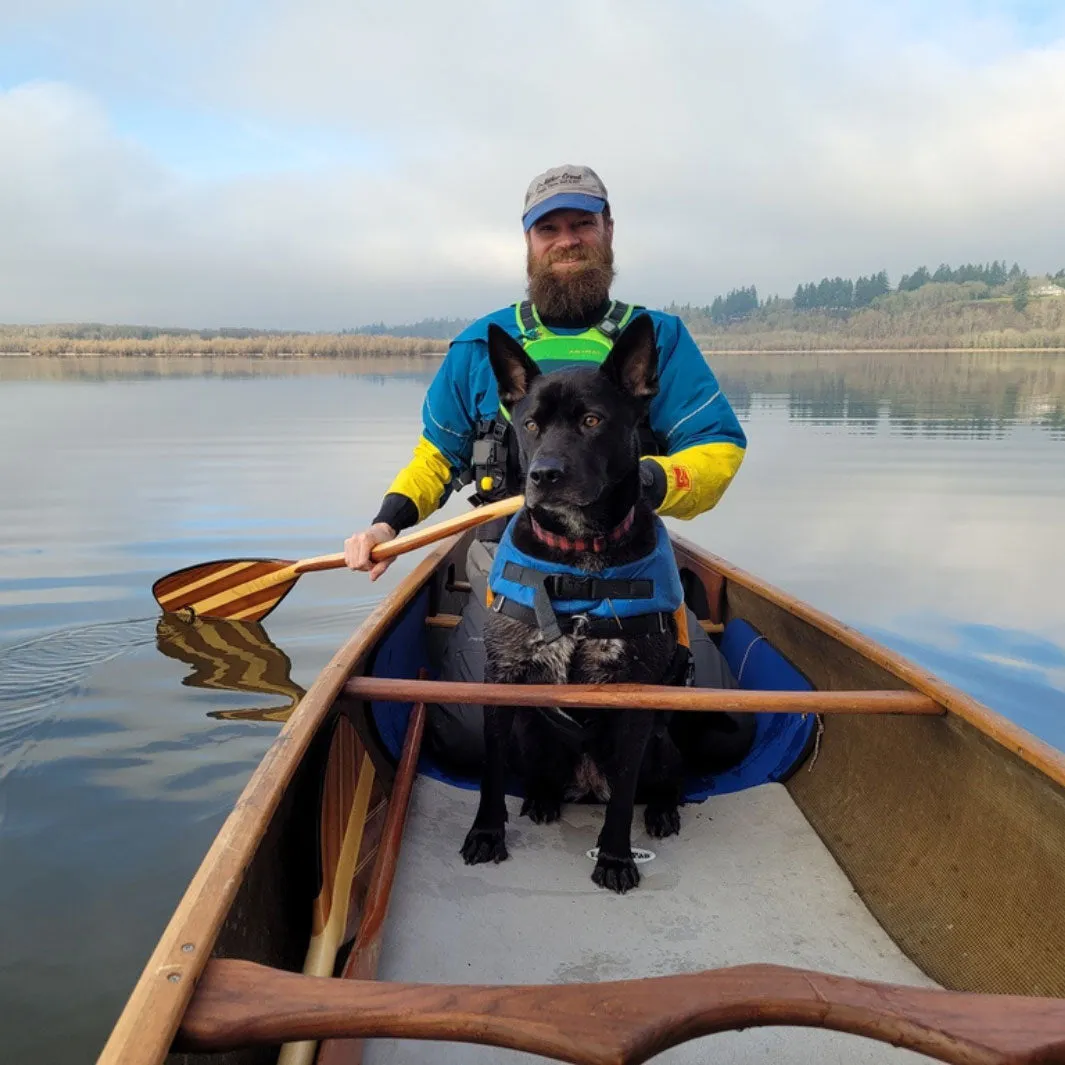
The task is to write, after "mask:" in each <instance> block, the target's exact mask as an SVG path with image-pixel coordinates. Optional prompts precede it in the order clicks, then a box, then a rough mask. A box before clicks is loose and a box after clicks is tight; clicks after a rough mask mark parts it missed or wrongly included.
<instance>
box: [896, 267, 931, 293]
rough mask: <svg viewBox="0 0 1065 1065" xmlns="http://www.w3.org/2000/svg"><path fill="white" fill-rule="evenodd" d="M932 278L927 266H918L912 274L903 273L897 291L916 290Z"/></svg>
mask: <svg viewBox="0 0 1065 1065" xmlns="http://www.w3.org/2000/svg"><path fill="white" fill-rule="evenodd" d="M931 280H932V275H931V274H930V273H929V272H928V267H927V266H919V267H918V268H917V269H916V270H914V272H913V273H912V274H903V275H902V280H901V281H899V292H916V291H917V290H918V289H919V288H921V286H922V285H927V284H928V282H929V281H931Z"/></svg>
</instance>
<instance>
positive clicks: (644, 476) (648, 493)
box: [640, 459, 669, 510]
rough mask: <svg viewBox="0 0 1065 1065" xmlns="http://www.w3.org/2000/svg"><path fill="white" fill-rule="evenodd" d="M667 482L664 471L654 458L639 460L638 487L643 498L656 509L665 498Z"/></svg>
mask: <svg viewBox="0 0 1065 1065" xmlns="http://www.w3.org/2000/svg"><path fill="white" fill-rule="evenodd" d="M668 488H669V482H668V481H667V480H666V471H665V470H664V469H662V467H661V466H660V465H659V464H658V463H657V462H655V461H654V459H641V460H640V489H641V492H642V495H643V498H644V499H646V500H647V502H648V503H650V504H651V506H652V507H653V508H654V509H655V510H657V509H658V508H659V507H660V506H661V505H662V501H663V500H664V499H665V498H666V490H667V489H668Z"/></svg>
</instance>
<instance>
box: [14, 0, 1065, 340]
mask: <svg viewBox="0 0 1065 1065" xmlns="http://www.w3.org/2000/svg"><path fill="white" fill-rule="evenodd" d="M1062 130H1065V4H1063V3H1061V0H933V2H929V0H921V2H919V0H702V2H695V0H642V2H641V0H611V2H607V0H539V2H538V3H536V4H535V5H531V4H514V3H503V2H501V0H451V2H449V3H447V4H440V3H430V2H425V0H410V2H406V3H402V2H395V3H387V4H383V3H380V2H377V3H372V4H371V3H365V2H363V0H302V2H300V3H295V2H284V0H255V2H253V0H184V2H182V3H169V4H146V3H144V2H143V0H98V2H96V3H92V4H88V3H79V2H77V0H33V2H32V3H30V2H29V0H0V322H3V323H37V322H39V323H49V322H72V321H97V322H113V323H127V324H150V325H160V326H185V327H199V328H217V327H220V326H247V327H256V328H264V329H309V330H336V329H342V328H351V327H356V326H360V325H364V324H367V323H371V322H377V321H384V322H386V323H389V324H398V323H404V322H411V321H415V320H417V319H420V318H424V317H474V316H477V315H479V314H482V313H486V312H488V311H489V310H492V309H494V308H495V307H497V306H500V305H503V304H505V303H507V302H511V301H513V300H514V299H516V298H518V297H520V296H521V295H522V292H523V289H524V273H523V271H524V246H523V236H522V230H521V221H520V216H521V206H522V200H523V197H524V193H525V188H526V186H527V185H528V183H529V181H530V180H531V179H532V177H533V176H534V175H535V174H537V173H539V172H540V171H542V170H544V169H546V168H548V167H551V166H557V165H559V164H561V163H586V164H588V165H591V166H592V167H594V168H595V169H596V170H597V171H598V173H599V174H600V176H601V177H602V178H603V180H604V182H605V183H606V186H607V188H608V190H609V193H610V200H611V207H612V210H613V213H614V217H615V223H616V231H615V253H616V257H617V266H618V280H617V282H616V284H615V289H614V294H615V295H617V296H619V297H621V298H623V299H627V300H631V301H634V302H639V303H643V304H646V305H649V306H661V305H663V304H667V303H669V302H670V301H677V302H681V303H686V302H691V303H696V304H706V303H709V302H710V301H711V300H712V299H713V298H714V297H715V296H716V295H718V294H719V293H724V292H727V291H728V290H729V289H731V288H733V287H738V286H746V285H751V284H754V285H756V286H757V288H758V291H759V294H760V295H762V296H767V295H770V294H772V293H778V294H780V295H784V296H790V295H791V294H792V293H793V292H794V289H795V286H796V285H797V284H799V283H801V282H806V281H810V280H818V279H820V278H821V277H823V276H826V275H828V276H835V275H837V274H838V275H842V276H844V277H856V276H857V275H859V274H868V273H872V272H875V271H877V270H880V269H886V270H887V271H888V272H889V275H890V276H891V278H892V280H893V281H896V282H897V280H898V278H899V276H900V275H901V274H902V273H906V272H910V271H912V270H913V269H914V268H916V267H917V266H919V265H922V264H924V265H927V266H929V267H930V268H932V269H934V268H935V267H936V266H937V265H938V264H939V263H941V262H948V263H951V264H952V265H957V264H958V263H961V262H965V261H979V262H984V261H988V260H991V259H996V258H998V259H1006V260H1008V261H1009V262H1011V263H1012V262H1013V261H1018V262H1020V264H1021V265H1022V266H1023V267H1025V268H1026V269H1028V270H1029V271H1030V272H1032V273H1042V272H1046V271H1050V272H1054V271H1057V270H1059V269H1062V268H1063V267H1065V241H1063V240H1062V235H1063V233H1065V136H1063V135H1062Z"/></svg>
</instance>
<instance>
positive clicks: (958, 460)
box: [0, 354, 1065, 1065]
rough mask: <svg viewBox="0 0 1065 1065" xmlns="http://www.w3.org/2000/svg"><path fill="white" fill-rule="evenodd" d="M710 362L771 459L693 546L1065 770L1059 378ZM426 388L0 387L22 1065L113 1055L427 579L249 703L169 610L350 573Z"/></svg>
mask: <svg viewBox="0 0 1065 1065" xmlns="http://www.w3.org/2000/svg"><path fill="white" fill-rule="evenodd" d="M713 365H714V367H715V369H716V370H717V372H718V375H719V377H720V378H721V381H722V383H723V385H724V387H725V389H726V391H727V392H728V394H729V396H730V398H731V399H732V401H733V405H734V406H735V407H736V409H737V412H738V413H739V415H740V417H741V420H742V421H743V423H744V425H745V428H746V429H747V432H748V435H749V437H750V450H749V455H748V459H747V462H746V463H745V465H744V468H743V470H742V471H741V473H740V476H739V478H738V479H737V482H736V483H735V484H734V485H733V487H732V488H731V489H730V490H729V493H728V495H727V496H726V498H725V500H724V501H723V503H722V504H721V506H720V507H719V508H718V509H717V510H716V511H715V512H714V513H712V514H710V515H706V516H704V517H702V518H700V519H698V520H697V521H695V522H693V523H690V524H688V525H686V526H684V527H683V528H682V530H681V531H682V532H683V533H684V534H685V535H687V536H689V537H690V538H692V539H694V540H696V541H697V542H699V543H702V544H704V545H706V546H708V547H709V548H711V549H712V550H714V551H715V552H717V553H718V554H721V555H724V556H726V557H727V558H729V559H731V560H732V561H734V562H736V563H738V564H739V565H741V566H743V567H744V568H746V569H749V570H752V571H754V572H756V573H758V574H759V575H761V576H763V577H765V578H767V579H769V580H770V581H772V582H773V583H775V584H778V585H780V586H782V587H784V588H786V589H787V590H789V591H791V592H793V593H795V594H797V595H798V596H800V597H802V598H805V599H807V600H809V601H811V602H812V603H814V604H815V605H817V606H819V607H821V608H822V609H825V610H827V611H828V612H830V613H832V614H834V615H836V616H837V617H839V618H841V619H842V620H844V621H847V622H849V623H850V624H853V625H855V626H857V627H859V628H860V629H862V630H864V631H866V632H868V633H870V634H872V635H873V636H875V637H877V638H879V639H880V640H882V641H883V642H885V643H887V644H889V645H890V646H892V647H895V648H897V649H899V650H901V651H903V652H904V653H906V654H908V655H909V656H911V657H912V658H913V659H915V660H917V661H918V662H921V663H922V664H924V665H926V666H928V667H930V668H931V669H933V670H934V671H936V672H938V673H939V674H940V675H942V676H944V677H945V678H947V679H949V680H951V681H952V682H954V683H955V684H957V685H958V686H960V687H962V688H964V689H965V690H967V691H969V692H971V693H972V694H974V695H976V696H977V697H978V698H980V699H982V700H984V701H985V702H987V703H989V704H990V705H991V706H993V707H995V708H996V709H998V710H999V711H1001V712H1002V713H1004V714H1006V715H1007V716H1009V717H1011V718H1013V719H1014V720H1016V721H1018V722H1020V723H1021V724H1022V725H1024V726H1025V727H1027V728H1029V729H1030V730H1032V731H1033V732H1035V733H1037V734H1038V735H1040V736H1042V737H1043V738H1045V739H1047V740H1049V741H1050V742H1052V743H1055V744H1057V745H1058V746H1060V747H1063V748H1065V607H1063V603H1065V566H1063V565H1062V554H1063V552H1062V548H1061V546H1060V545H1061V540H1062V531H1063V530H1065V357H1062V356H1034V355H1007V354H1004V355H994V356H992V355H977V356H972V355H960V354H959V355H942V356H939V355H919V356H914V355H882V356H876V357H873V356H862V355H849V356H827V355H810V356H731V357H723V356H718V357H715V358H714V360H713ZM434 366H435V363H434V362H432V361H428V360H427V361H425V362H424V363H421V362H404V363H396V364H382V363H359V362H350V363H340V362H329V363H324V364H322V365H315V364H308V363H305V362H297V363H266V362H256V363H249V362H239V361H236V362H234V361H228V360H195V361H192V360H190V361H187V362H186V361H176V360H171V361H169V362H158V361H154V360H144V361H143V362H136V363H134V362H131V361H129V360H126V361H122V362H119V363H117V364H116V363H114V362H108V361H106V360H80V361H67V360H48V361H46V362H39V363H36V364H33V363H28V362H27V361H25V360H18V359H11V358H9V359H0V499H2V501H3V502H2V507H3V522H2V523H0V1045H3V1047H4V1051H5V1053H4V1057H5V1059H6V1060H11V1061H33V1062H35V1063H38V1065H40V1063H47V1062H64V1063H65V1062H75V1061H87V1060H92V1059H93V1058H94V1057H95V1054H96V1053H97V1051H98V1050H99V1048H100V1046H101V1044H102V1042H103V1040H104V1038H105V1037H106V1034H107V1032H108V1030H109V1029H110V1026H111V1025H112V1023H113V1022H114V1019H115V1017H116V1015H117V1013H118V1011H119V1009H120V1008H121V1005H122V1003H123V1002H124V1000H125V997H126V995H127V993H128V991H129V988H130V987H131V985H132V983H133V982H134V980H135V979H136V977H137V975H138V974H139V972H140V969H141V967H142V965H143V963H144V961H145V960H146V958H147V955H148V953H149V952H150V950H151V948H152V946H153V945H154V943H155V940H156V939H157V937H158V935H159V933H160V932H161V930H162V928H163V925H164V924H165V922H166V919H167V918H168V917H169V915H170V913H171V911H172V909H173V907H174V905H175V904H176V903H177V901H178V899H179V898H180V896H181V894H182V892H183V890H184V888H185V885H186V884H187V882H188V879H189V877H190V876H191V875H192V873H193V871H194V870H195V868H196V866H197V864H198V862H199V860H200V858H201V857H202V855H203V853H204V851H205V850H206V848H207V846H208V845H209V843H210V841H211V839H212V838H213V836H214V834H215V833H216V832H217V830H218V828H219V826H220V825H221V823H222V821H223V819H224V817H225V815H226V813H227V811H228V809H229V807H230V806H231V804H232V802H233V799H234V798H235V797H236V795H237V794H238V793H239V791H240V789H241V788H242V787H243V784H244V782H245V781H246V779H247V777H248V775H249V774H250V772H251V771H252V769H253V768H254V766H255V765H256V763H257V761H258V759H259V758H260V757H261V755H262V754H263V752H264V750H265V749H266V747H267V746H268V745H269V743H270V741H271V739H272V738H273V736H274V735H275V734H276V732H277V730H278V728H279V727H280V726H279V724H278V723H277V721H276V720H270V719H269V717H268V716H265V715H268V714H269V713H270V712H271V711H274V712H275V715H276V712H278V711H281V710H283V708H284V707H286V706H288V705H291V702H292V700H293V699H294V698H298V696H299V694H300V691H301V689H302V688H305V687H306V686H308V685H309V684H310V682H311V681H312V680H313V679H314V676H315V675H316V673H317V671H318V670H319V669H320V668H321V666H323V665H324V664H325V662H326V661H327V660H328V659H329V657H330V656H331V654H332V652H333V651H334V650H335V648H336V647H337V646H338V645H339V644H340V643H341V642H342V641H343V640H344V639H345V638H346V637H347V635H348V634H349V633H350V631H351V629H352V628H353V627H354V626H355V625H356V624H357V623H358V621H359V620H360V619H361V618H362V617H364V616H365V615H366V613H367V612H368V611H369V610H370V609H371V608H372V606H373V604H374V603H375V602H376V601H377V598H378V597H379V596H380V595H381V594H383V592H385V591H387V589H388V588H389V587H391V586H392V585H393V584H394V583H395V581H396V579H398V577H399V576H400V575H401V574H402V573H403V572H406V571H408V570H409V569H410V568H411V567H412V566H413V565H414V564H415V562H416V559H413V558H410V557H408V558H405V559H401V560H400V561H399V562H397V563H396V565H394V566H393V568H392V570H391V571H390V572H389V574H388V575H387V577H386V578H385V580H383V581H382V582H379V584H378V585H376V586H373V587H372V588H371V586H370V585H369V583H368V582H367V581H366V580H365V579H364V578H363V577H362V576H361V575H353V574H349V573H347V572H332V573H322V574H310V575H307V576H305V577H304V578H302V579H301V580H300V582H299V583H298V585H297V586H296V589H295V590H294V591H293V592H292V594H291V595H290V596H289V597H288V599H287V600H286V601H285V603H284V604H283V606H281V607H280V608H279V609H278V610H277V611H276V612H275V613H274V614H273V615H271V617H270V618H269V619H268V620H267V622H266V627H267V629H268V630H269V638H270V640H272V641H273V644H274V645H276V650H271V649H270V648H269V647H267V652H266V653H268V654H271V655H273V658H274V665H275V667H276V668H275V669H274V671H273V672H272V673H271V674H270V676H271V677H272V678H273V680H272V681H270V683H264V684H263V685H261V686H260V689H259V690H257V691H244V692H239V691H230V690H226V689H225V688H224V687H218V686H210V685H212V684H215V685H217V684H219V683H221V684H224V683H225V678H221V679H220V680H219V679H217V678H216V679H215V680H214V681H212V680H211V675H210V671H208V670H204V669H200V670H199V671H197V670H196V669H195V668H194V666H193V665H192V664H190V663H194V662H195V661H196V648H195V647H194V646H191V645H189V643H188V642H187V641H185V642H182V639H181V634H171V637H170V638H164V639H162V640H159V639H158V635H159V634H158V633H157V629H156V622H157V616H158V615H157V610H156V607H155V604H154V601H153V600H152V598H151V595H150V586H151V583H152V581H153V580H154V579H155V578H156V577H158V576H160V575H162V574H164V573H167V572H170V571H171V570H174V569H177V568H179V567H180V566H183V565H188V564H191V563H193V562H200V561H206V560H210V559H213V558H222V557H234V556H235V557H243V556H256V555H261V556H276V557H282V558H301V557H306V556H309V555H316V554H322V553H325V552H329V551H335V550H339V549H340V547H341V542H342V540H343V538H344V537H345V536H346V535H347V534H348V533H349V532H350V531H352V530H353V529H355V528H357V527H360V526H362V525H363V524H365V523H366V522H367V521H368V520H369V519H370V518H371V517H372V516H373V514H374V512H375V510H376V507H377V503H378V501H379V498H380V496H381V495H382V493H383V492H384V491H385V489H386V488H387V486H388V483H389V481H390V479H391V476H392V474H393V473H394V471H395V470H396V469H397V468H398V467H399V466H400V465H401V464H402V463H403V462H404V461H405V459H406V457H407V455H408V454H409V452H410V449H411V447H412V445H413V443H414V441H415V439H416V437H417V433H418V430H419V411H420V404H421V397H422V394H423V392H424V389H425V386H426V384H427V383H428V381H429V378H430V376H431V373H432V370H433V367H434ZM461 506H462V504H460V503H452V504H451V506H450V507H449V509H448V512H449V513H455V512H457V509H458V508H461ZM164 636H165V634H164ZM161 652H162V653H161ZM285 656H287V658H288V659H289V660H290V661H291V669H290V675H289V676H288V677H286V670H285V668H284V667H285V665H286V663H285ZM277 678H280V680H278V679H277ZM205 685H207V686H205ZM264 711H265V714H264Z"/></svg>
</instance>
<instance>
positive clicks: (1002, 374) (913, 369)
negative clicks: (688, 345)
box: [712, 352, 1065, 439]
mask: <svg viewBox="0 0 1065 1065" xmlns="http://www.w3.org/2000/svg"><path fill="white" fill-rule="evenodd" d="M712 361H713V365H714V368H715V370H716V371H717V374H718V377H719V379H720V381H721V385H722V387H723V388H724V389H725V392H726V394H727V395H728V397H729V399H730V401H731V402H732V404H733V406H734V407H735V408H736V411H737V413H738V414H740V416H741V417H742V416H743V415H745V414H747V413H749V411H750V406H751V402H752V396H783V397H787V409H788V413H789V414H790V416H791V417H793V418H796V419H801V420H805V421H812V422H823V423H826V424H836V423H842V424H845V425H848V426H851V427H855V428H861V427H866V428H870V429H871V428H873V427H874V426H876V425H877V424H878V423H879V422H880V421H881V420H886V421H887V422H888V423H890V424H891V425H892V426H893V427H896V428H898V429H900V430H902V431H908V432H913V433H915V434H931V433H941V434H945V435H949V436H988V435H992V434H994V433H1002V432H1005V431H1006V430H1007V429H1009V428H1010V427H1011V426H1016V425H1032V426H1035V427H1037V428H1041V429H1046V430H1048V431H1049V432H1051V433H1052V434H1055V435H1056V436H1057V438H1058V439H1061V437H1062V434H1063V433H1065V359H1063V358H1062V356H1061V355H1054V354H1039V353H1035V354H1032V353H1027V352H1026V353H1008V352H1006V353H1003V352H994V353H991V352H988V353H984V352H980V353H959V352H940V353H931V354H927V353H922V354H914V353H912V352H892V353H890V354H868V353H853V354H815V355H804V356H800V357H796V356H794V355H714V356H713V359H712Z"/></svg>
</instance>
